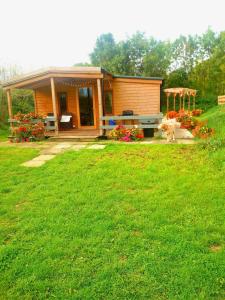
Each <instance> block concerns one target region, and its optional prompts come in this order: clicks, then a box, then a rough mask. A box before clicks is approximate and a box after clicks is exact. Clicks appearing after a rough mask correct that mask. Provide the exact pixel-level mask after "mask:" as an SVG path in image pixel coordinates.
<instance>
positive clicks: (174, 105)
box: [173, 93, 177, 111]
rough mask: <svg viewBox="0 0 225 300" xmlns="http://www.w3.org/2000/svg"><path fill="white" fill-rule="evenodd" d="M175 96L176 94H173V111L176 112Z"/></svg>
mask: <svg viewBox="0 0 225 300" xmlns="http://www.w3.org/2000/svg"><path fill="white" fill-rule="evenodd" d="M176 96H177V94H176V93H174V94H173V110H174V111H176Z"/></svg>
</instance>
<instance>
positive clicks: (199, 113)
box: [191, 109, 203, 117]
mask: <svg viewBox="0 0 225 300" xmlns="http://www.w3.org/2000/svg"><path fill="white" fill-rule="evenodd" d="M202 113H203V110H202V109H195V110H192V112H191V115H192V116H194V117H199V116H200V115H201V114H202Z"/></svg>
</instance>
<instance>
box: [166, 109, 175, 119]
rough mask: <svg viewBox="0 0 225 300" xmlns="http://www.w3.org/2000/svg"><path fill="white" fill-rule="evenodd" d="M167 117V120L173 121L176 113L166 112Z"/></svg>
mask: <svg viewBox="0 0 225 300" xmlns="http://www.w3.org/2000/svg"><path fill="white" fill-rule="evenodd" d="M167 117H168V118H169V119H174V118H176V117H177V112H176V111H174V110H171V111H168V113H167Z"/></svg>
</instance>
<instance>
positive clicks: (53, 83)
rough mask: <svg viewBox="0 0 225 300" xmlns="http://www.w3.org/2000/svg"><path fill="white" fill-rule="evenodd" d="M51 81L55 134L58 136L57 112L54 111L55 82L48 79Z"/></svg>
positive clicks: (52, 79)
mask: <svg viewBox="0 0 225 300" xmlns="http://www.w3.org/2000/svg"><path fill="white" fill-rule="evenodd" d="M50 81H51V92H52V107H53V113H54V117H55V134H56V135H58V133H59V128H58V118H57V110H56V92H55V81H54V78H53V77H51V78H50Z"/></svg>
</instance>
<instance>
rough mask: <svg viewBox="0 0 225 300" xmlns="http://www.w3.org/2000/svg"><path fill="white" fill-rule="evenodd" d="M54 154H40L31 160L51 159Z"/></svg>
mask: <svg viewBox="0 0 225 300" xmlns="http://www.w3.org/2000/svg"><path fill="white" fill-rule="evenodd" d="M54 157H55V155H53V154H42V155H39V156H37V157H35V158H33V159H32V161H42V160H43V161H47V160H50V159H53V158H54Z"/></svg>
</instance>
